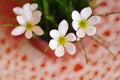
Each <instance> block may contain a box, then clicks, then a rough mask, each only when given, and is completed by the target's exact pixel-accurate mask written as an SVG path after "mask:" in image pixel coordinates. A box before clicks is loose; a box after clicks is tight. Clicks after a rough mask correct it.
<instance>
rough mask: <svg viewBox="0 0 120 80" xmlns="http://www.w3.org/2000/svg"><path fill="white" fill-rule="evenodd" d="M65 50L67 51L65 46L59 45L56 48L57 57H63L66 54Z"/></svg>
mask: <svg viewBox="0 0 120 80" xmlns="http://www.w3.org/2000/svg"><path fill="white" fill-rule="evenodd" d="M64 52H65V50H64V47H63V46H58V47H57V48H56V50H55V55H56V56H57V57H62V56H63V55H64Z"/></svg>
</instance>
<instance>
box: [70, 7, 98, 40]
mask: <svg viewBox="0 0 120 80" xmlns="http://www.w3.org/2000/svg"><path fill="white" fill-rule="evenodd" d="M91 14H92V9H91V8H90V7H86V8H84V9H82V10H81V12H80V13H79V12H78V11H76V10H74V11H73V12H72V19H73V22H72V26H73V28H74V30H75V31H76V35H77V36H78V37H79V38H83V37H85V35H86V34H87V35H88V36H93V35H94V34H95V33H96V27H95V26H94V25H96V24H97V23H98V22H100V17H99V16H91ZM90 16H91V17H90Z"/></svg>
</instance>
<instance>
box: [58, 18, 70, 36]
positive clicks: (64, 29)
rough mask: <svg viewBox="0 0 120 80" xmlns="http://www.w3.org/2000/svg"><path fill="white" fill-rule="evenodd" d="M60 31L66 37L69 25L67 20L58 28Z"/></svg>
mask: <svg viewBox="0 0 120 80" xmlns="http://www.w3.org/2000/svg"><path fill="white" fill-rule="evenodd" d="M58 31H59V32H60V34H61V35H63V36H64V35H65V34H66V33H67V31H68V23H67V21H66V20H62V21H61V22H60V24H59V26H58Z"/></svg>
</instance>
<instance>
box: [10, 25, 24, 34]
mask: <svg viewBox="0 0 120 80" xmlns="http://www.w3.org/2000/svg"><path fill="white" fill-rule="evenodd" d="M24 32H25V27H24V26H18V27H16V28H15V29H13V30H12V32H11V35H13V36H18V35H21V34H23V33H24Z"/></svg>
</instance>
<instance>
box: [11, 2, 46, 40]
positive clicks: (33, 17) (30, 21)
mask: <svg viewBox="0 0 120 80" xmlns="http://www.w3.org/2000/svg"><path fill="white" fill-rule="evenodd" d="M32 7H33V8H32ZM36 8H37V7H35V4H31V5H30V4H29V3H27V4H25V5H24V6H23V8H21V9H19V8H16V9H15V11H16V13H18V16H17V21H18V23H19V24H20V26H17V27H16V28H15V29H13V31H12V32H11V34H12V35H13V36H18V35H21V34H23V33H24V32H25V37H26V38H27V39H30V38H31V37H32V35H33V32H34V33H35V34H37V35H43V33H44V32H43V30H42V29H41V28H40V27H39V26H36V24H38V23H39V22H40V19H41V12H40V11H38V10H35V9H36ZM17 9H18V10H17ZM20 12H23V13H20Z"/></svg>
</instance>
